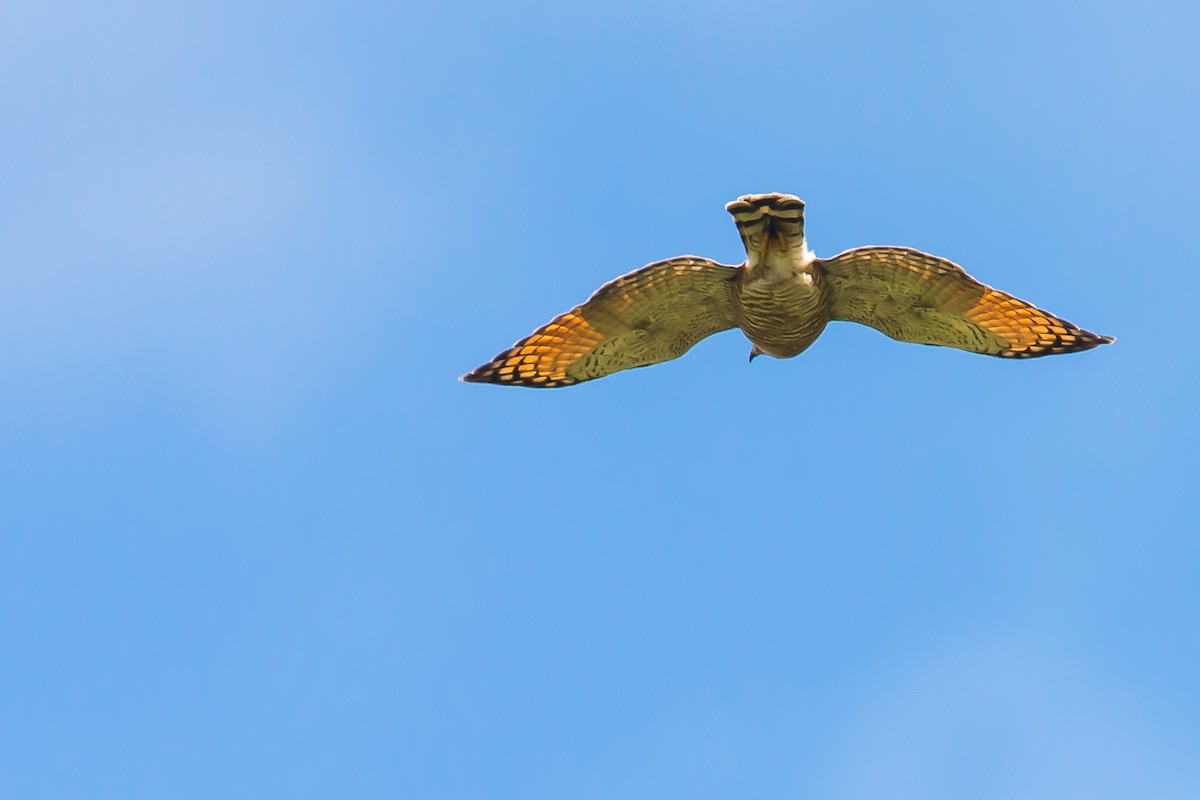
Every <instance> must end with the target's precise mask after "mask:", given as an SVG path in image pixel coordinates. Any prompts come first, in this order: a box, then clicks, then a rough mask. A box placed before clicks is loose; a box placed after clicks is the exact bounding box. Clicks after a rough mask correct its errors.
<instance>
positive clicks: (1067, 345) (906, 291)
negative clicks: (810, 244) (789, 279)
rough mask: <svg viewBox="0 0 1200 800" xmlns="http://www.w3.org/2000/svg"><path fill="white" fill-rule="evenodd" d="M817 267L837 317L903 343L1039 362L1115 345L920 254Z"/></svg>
mask: <svg viewBox="0 0 1200 800" xmlns="http://www.w3.org/2000/svg"><path fill="white" fill-rule="evenodd" d="M817 263H818V265H819V266H820V269H821V270H822V271H823V272H824V275H825V278H826V281H827V284H828V286H829V291H830V295H831V299H832V309H831V314H830V317H831V319H840V320H849V321H850V322H859V323H862V324H863V325H870V326H871V327H872V328H876V329H878V330H880V331H883V332H884V333H885V334H887V335H888V336H890V337H892V338H893V339H898V340H900V341H902V342H916V343H918V344H933V345H941V346H943V347H957V348H959V349H960V350H970V351H971V352H973V353H985V354H987V355H991V356H1000V357H1003V358H1035V357H1037V356H1046V355H1051V354H1053V353H1071V352H1074V351H1076V350H1088V349H1091V348H1093V347H1096V346H1097V345H1101V344H1108V343H1109V342H1111V341H1113V339H1112V337H1111V336H1100V335H1098V334H1095V333H1090V332H1088V331H1085V330H1083V329H1082V328H1079V327H1077V326H1075V325H1072V324H1071V323H1069V322H1067V321H1066V320H1063V319H1059V318H1058V317H1056V316H1054V315H1053V314H1050V313H1048V312H1046V311H1042V310H1040V309H1038V308H1036V307H1034V306H1032V305H1030V304H1029V303H1026V302H1025V301H1023V300H1018V299H1017V298H1015V297H1013V296H1012V295H1010V294H1006V293H1005V292H1000V291H996V290H995V289H993V288H991V287H990V286H985V285H984V284H982V283H980V282H979V281H977V280H975V279H974V278H972V277H971V276H970V275H968V274H967V273H966V272H964V271H963V268H962V267H960V266H958V265H957V264H955V263H953V262H951V261H947V260H946V259H944V258H938V257H937V256H931V255H929V254H928V253H922V252H920V251H918V250H911V249H909V248H906V247H860V248H857V249H854V250H847V251H846V252H844V253H841V254H839V255H836V256H834V257H833V258H828V259H818V260H817Z"/></svg>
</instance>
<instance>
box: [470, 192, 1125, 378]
mask: <svg viewBox="0 0 1200 800" xmlns="http://www.w3.org/2000/svg"><path fill="white" fill-rule="evenodd" d="M725 210H727V211H728V212H729V213H730V214H732V215H733V221H734V223H735V224H736V225H737V228H738V233H739V234H741V237H742V244H744V245H745V247H746V261H745V263H743V264H740V265H737V266H730V265H727V264H719V263H717V262H716V261H710V260H709V259H707V258H699V257H697V256H679V257H678V258H669V259H667V260H666V261H658V262H655V263H653V264H649V265H647V266H645V267H642V268H641V269H639V270H636V271H634V272H631V273H629V274H628V275H625V276H623V277H620V278H617V279H616V280H614V281H611V282H609V283H606V284H605V285H604V286H602V287H600V289H599V290H598V291H597V292H596V293H595V294H594V295H592V297H591V298H590V299H589V300H588V301H587V302H586V303H583V304H582V305H579V306H576V307H575V308H573V309H571V310H570V311H568V312H566V313H565V314H560V315H559V316H557V317H555V318H554V319H552V320H551V321H550V322H548V323H546V324H545V325H543V326H542V327H541V328H538V329H537V330H536V331H534V332H533V333H532V334H530V335H529V336H526V337H525V338H524V339H522V340H521V341H519V342H517V343H516V344H515V345H513V346H512V347H510V348H509V349H507V350H505V351H504V352H503V353H500V354H499V355H497V356H496V357H495V358H493V359H492V360H491V361H489V362H487V363H486V364H483V365H481V366H479V367H476V368H475V369H473V370H471V371H470V372H468V373H467V374H466V375H463V376H462V380H464V381H470V382H473V383H499V384H504V385H509V386H532V387H541V388H552V387H557V386H570V385H572V384H576V383H581V382H583V381H588V380H592V379H593V378H601V377H603V376H605V375H610V374H612V373H614V372H619V371H620V370H623V369H631V368H633V367H644V366H648V365H650V364H658V363H660V362H663V361H670V360H671V359H674V358H678V357H679V356H681V355H683V354H684V353H686V352H687V351H688V350H690V349H691V347H692V345H694V344H696V342H698V341H700V340H701V339H703V338H705V337H706V336H711V335H712V334H714V333H718V332H720V331H724V330H728V329H730V328H741V330H742V332H743V333H745V334H746V338H748V339H749V340H750V343H751V348H750V359H751V360H753V359H754V357H755V356H758V355H761V354H765V355H769V356H774V357H775V358H791V357H792V356H796V355H799V354H800V353H802V352H804V350H805V349H806V348H807V347H808V346H809V345H811V344H812V343H813V342H814V341H816V339H817V337H818V336H820V335H821V331H823V330H824V329H825V326H826V325H827V324H828V323H829V322H830V321H831V320H847V321H849V322H858V323H860V324H863V325H869V326H871V327H872V328H876V329H877V330H880V331H882V332H883V333H885V334H887V335H888V336H890V337H891V338H893V339H897V340H899V341H902V342H916V343H918V344H930V345H940V346H942V347H956V348H958V349H960V350H969V351H971V352H973V353H982V354H984V355H989V356H999V357H1000V358H1037V357H1039V356H1048V355H1053V354H1056V353H1073V352H1075V351H1077V350H1090V349H1091V348H1093V347H1096V346H1098V345H1102V344H1109V343H1111V342H1112V341H1113V337H1111V336H1101V335H1099V334H1095V333H1091V332H1089V331H1085V330H1083V329H1082V328H1079V327H1077V326H1075V325H1072V324H1071V323H1070V322H1067V321H1066V320H1063V319H1060V318H1058V317H1056V316H1054V315H1053V314H1050V313H1049V312H1047V311H1042V310H1041V309H1038V308H1036V307H1034V306H1032V305H1030V304H1029V303H1026V302H1025V301H1024V300H1018V299H1017V298H1015V297H1013V296H1012V295H1010V294H1006V293H1005V292H1001V291H998V290H996V289H993V288H991V287H990V286H986V285H984V284H982V283H980V282H979V281H977V280H975V279H974V278H972V277H971V276H970V275H968V274H967V273H966V272H965V271H964V270H963V268H962V267H960V266H958V265H957V264H955V263H953V262H951V261H947V260H946V259H944V258H938V257H937V256H931V255H929V254H928V253H922V252H921V251H919V250H913V249H911V248H908V247H858V248H855V249H853V250H847V251H846V252H844V253H841V254H839V255H836V256H834V257H833V258H816V257H815V256H814V255H813V254H812V251H810V250H809V249H808V244H807V243H806V242H805V239H804V201H803V200H801V199H800V198H798V197H796V196H795V195H790V194H751V195H745V196H744V197H739V198H738V199H737V200H734V201H733V202H732V203H729V204H728V205H726V206H725Z"/></svg>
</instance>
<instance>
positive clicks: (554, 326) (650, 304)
mask: <svg viewBox="0 0 1200 800" xmlns="http://www.w3.org/2000/svg"><path fill="white" fill-rule="evenodd" d="M740 271H741V268H740V267H729V266H725V265H724V264H718V263H717V262H715V261H710V260H708V259H706V258H697V257H695V256H680V257H679V258H671V259H668V260H666V261H659V262H656V263H654V264H650V265H649V266H645V267H642V268H641V269H639V270H636V271H634V272H631V273H629V274H628V275H625V276H623V277H621V278H617V279H616V280H614V281H611V282H609V283H606V284H605V285H604V286H602V287H600V289H599V290H598V291H597V292H596V293H595V294H594V295H592V297H591V299H589V300H588V301H587V302H586V303H584V304H583V305H579V306H576V307H575V308H573V309H571V310H570V311H568V312H567V313H565V314H560V315H559V316H557V317H555V318H554V319H553V320H551V321H550V322H548V323H547V324H545V325H543V326H542V327H541V328H538V329H537V330H536V331H534V332H533V333H532V334H530V335H529V336H527V337H525V338H524V339H522V340H521V341H519V342H517V343H516V344H515V345H513V346H512V347H510V348H509V349H508V350H505V351H504V352H503V353H500V354H499V355H498V356H496V357H495V358H493V359H492V360H491V361H489V362H487V363H486V364H483V365H481V366H479V367H476V368H475V369H473V370H471V372H469V373H467V374H466V375H464V376H462V380H464V381H471V382H475V383H500V384H508V385H514V386H534V387H542V388H551V387H556V386H570V385H571V384H573V383H580V382H581V381H587V380H591V379H592V378H600V377H603V376H605V375H609V374H611V373H613V372H618V371H619V370H623V369H630V368H632V367H644V366H646V365H648V364H657V363H659V362H662V361H670V360H671V359H673V358H678V357H679V356H681V355H683V354H684V353H686V352H687V351H688V350H690V349H691V347H692V345H694V344H695V343H696V342H698V341H700V340H701V339H703V338H704V337H706V336H709V335H711V334H714V333H717V332H718V331H723V330H728V329H729V328H732V327H734V326H736V325H737V321H736V319H735V317H734V302H733V292H734V290H735V289H734V281H735V280H736V279H737V276H738V273H739V272H740Z"/></svg>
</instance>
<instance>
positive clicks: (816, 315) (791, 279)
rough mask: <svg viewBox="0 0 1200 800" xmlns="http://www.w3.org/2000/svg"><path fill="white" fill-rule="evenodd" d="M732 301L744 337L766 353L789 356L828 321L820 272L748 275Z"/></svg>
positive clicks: (827, 301)
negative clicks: (781, 276)
mask: <svg viewBox="0 0 1200 800" xmlns="http://www.w3.org/2000/svg"><path fill="white" fill-rule="evenodd" d="M738 289H739V291H738V292H737V293H736V295H735V297H736V300H735V305H736V308H737V314H738V319H739V323H740V325H741V327H742V330H743V331H744V332H745V334H746V337H747V338H748V339H750V341H751V342H753V343H754V344H756V345H757V346H758V349H759V350H761V351H763V352H764V353H766V354H767V355H771V356H775V357H776V358H791V357H792V356H796V355H799V354H800V353H801V352H803V351H804V350H805V349H806V348H807V347H808V346H809V345H810V344H812V343H813V342H814V341H816V339H817V337H818V336H820V335H821V331H823V330H824V329H825V325H826V323H828V322H829V293H828V290H827V289H826V286H825V282H824V280H823V279H822V277H821V275H820V273H819V272H815V271H808V270H804V271H798V272H796V273H794V274H792V275H789V276H787V277H786V278H780V277H778V276H777V275H768V276H753V275H751V276H748V277H747V279H746V280H744V281H743V282H742V283H741V284H740V285H739V287H738Z"/></svg>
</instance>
